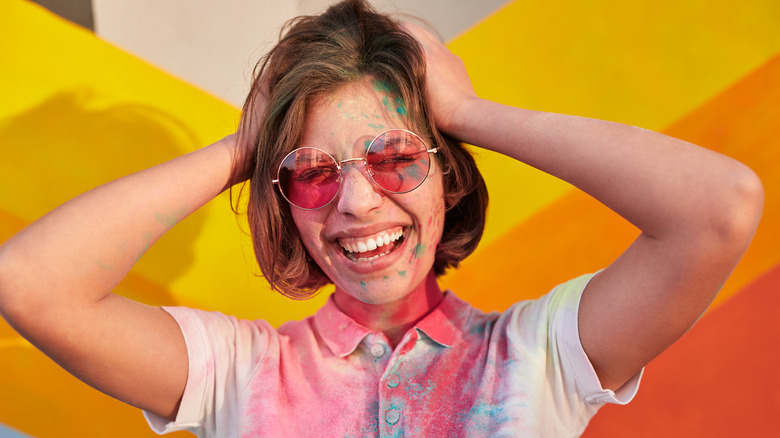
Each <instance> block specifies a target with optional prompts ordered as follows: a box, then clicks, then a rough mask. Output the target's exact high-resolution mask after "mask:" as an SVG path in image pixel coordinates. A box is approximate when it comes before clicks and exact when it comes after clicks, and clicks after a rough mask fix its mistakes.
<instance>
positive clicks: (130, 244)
mask: <svg viewBox="0 0 780 438" xmlns="http://www.w3.org/2000/svg"><path fill="white" fill-rule="evenodd" d="M233 137H234V136H229V137H226V138H225V139H223V140H221V141H219V142H217V143H215V144H212V145H211V146H208V147H205V148H203V149H200V150H198V151H196V152H193V153H190V154H188V155H184V156H182V157H179V158H177V159H174V160H172V161H169V162H166V163H163V164H160V165H158V166H156V167H153V168H150V169H147V170H144V171H141V172H138V173H136V174H133V175H129V176H126V177H124V178H121V179H119V180H116V181H113V182H110V183H108V184H105V185H103V186H100V187H98V188H96V189H93V190H91V191H89V192H87V193H84V194H82V195H80V196H78V197H76V198H74V199H73V200H71V201H69V202H67V203H66V204H64V205H62V206H60V207H58V208H57V209H55V210H53V211H52V212H50V213H48V214H47V215H45V216H43V217H42V218H40V219H39V220H38V221H36V222H34V223H33V224H31V225H30V226H28V227H27V228H25V229H24V230H22V231H21V232H19V233H18V234H17V235H15V236H13V237H12V238H11V239H9V240H8V241H7V242H5V243H4V244H3V245H2V246H0V314H2V316H3V317H4V318H5V319H6V320H7V321H8V322H9V323H10V324H11V325H12V326H13V327H14V328H15V329H16V330H17V331H18V332H19V333H20V334H21V335H23V336H24V337H25V338H27V339H28V340H29V341H30V342H31V343H32V344H34V345H35V346H36V347H38V348H40V349H41V350H42V351H43V352H44V353H46V354H47V355H48V356H49V357H51V358H52V359H54V360H55V361H56V362H57V363H58V364H60V365H61V366H62V367H64V368H65V369H67V370H68V371H69V372H71V373H72V374H74V375H75V376H76V377H78V378H80V379H81V380H83V381H84V382H86V383H88V384H89V385H91V386H93V387H95V388H97V389H99V390H101V391H103V392H105V393H107V394H109V395H111V396H113V397H116V398H118V399H120V400H123V401H125V402H128V403H130V404H133V405H135V406H138V407H141V408H144V409H147V410H149V411H151V412H155V413H157V414H159V415H162V416H164V417H169V418H170V417H173V416H174V415H175V413H176V410H177V406H178V403H179V400H180V398H181V395H182V393H183V391H184V386H185V384H186V380H187V366H188V361H187V351H186V348H185V344H184V339H183V337H182V335H181V332H180V330H179V328H178V326H177V324H176V322H175V321H174V320H173V318H172V317H171V316H170V315H168V314H167V313H166V312H165V311H163V310H162V309H160V308H157V307H150V306H146V305H144V304H141V303H137V302H134V301H131V300H129V299H126V298H123V297H121V296H118V295H114V294H112V293H111V290H112V289H113V288H114V287H115V286H116V285H117V283H119V282H120V281H121V280H122V278H123V277H124V276H125V275H126V274H127V273H128V271H129V270H130V268H131V267H132V266H133V265H134V264H135V262H136V261H137V260H138V259H139V257H140V256H141V255H142V254H143V253H144V251H145V250H146V249H147V248H148V247H149V246H150V245H151V244H152V243H154V242H155V241H156V240H157V239H158V238H159V237H160V236H161V235H162V234H164V233H165V232H166V231H168V229H170V227H171V226H173V224H174V223H176V222H178V221H180V220H181V219H183V218H184V217H186V216H187V215H189V214H190V213H192V212H193V211H195V210H196V209H198V208H199V207H201V206H202V205H204V204H205V203H206V202H208V201H209V200H211V199H212V198H214V197H215V196H216V195H218V194H219V193H220V192H222V191H223V190H224V189H225V187H226V186H227V184H228V180H229V178H230V174H231V163H232V159H233V156H234V147H235V140H234V138H233Z"/></svg>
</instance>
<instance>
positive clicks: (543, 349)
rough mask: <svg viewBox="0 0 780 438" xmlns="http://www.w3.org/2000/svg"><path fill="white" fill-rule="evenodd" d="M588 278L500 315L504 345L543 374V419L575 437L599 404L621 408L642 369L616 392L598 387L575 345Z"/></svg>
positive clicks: (628, 399)
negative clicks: (545, 406) (545, 412)
mask: <svg viewBox="0 0 780 438" xmlns="http://www.w3.org/2000/svg"><path fill="white" fill-rule="evenodd" d="M593 276H594V274H587V275H583V276H580V277H577V278H575V279H572V280H570V281H568V282H566V283H563V284H561V285H558V286H556V287H555V288H553V290H552V291H550V292H549V293H548V294H546V295H544V296H542V297H540V298H538V299H536V300H529V301H521V302H519V303H517V304H515V305H513V306H512V307H511V308H510V309H509V310H508V311H507V312H506V313H505V316H506V317H507V318H508V321H507V327H506V329H507V337H508V339H509V343H510V344H511V345H512V347H513V348H514V351H516V352H517V353H516V354H518V355H522V357H523V359H524V360H530V361H532V362H534V363H535V364H536V366H537V368H538V369H539V370H540V371H539V372H540V373H541V374H542V375H543V377H542V378H540V379H539V380H540V382H541V383H540V384H541V385H546V387H545V388H544V389H543V390H541V391H540V392H541V393H543V394H545V397H546V403H548V404H549V405H550V406H551V407H554V408H553V409H551V410H550V411H548V412H550V415H551V417H552V418H550V419H549V421H551V422H554V423H556V424H560V425H567V426H564V428H565V429H566V430H569V431H571V432H572V433H573V434H574V435H575V436H576V435H578V434H579V433H581V432H582V430H583V429H584V428H585V426H586V425H587V422H588V421H589V420H590V418H592V417H593V415H595V414H596V411H597V410H598V408H599V407H601V406H603V405H604V404H605V403H614V404H626V403H628V402H629V401H631V399H632V398H633V397H634V395H635V394H636V391H637V390H638V388H639V381H640V378H641V376H642V371H640V372H639V373H637V374H636V375H635V376H634V377H632V378H631V379H630V380H629V381H628V382H627V383H626V384H625V385H623V387H621V388H620V390H618V391H617V392H613V391H611V390H609V389H604V388H602V387H601V383H600V382H599V379H598V376H597V375H596V371H595V370H594V368H593V366H592V364H591V363H590V360H589V359H588V356H587V355H586V354H585V350H584V348H583V347H582V343H581V342H580V334H579V326H578V312H579V304H580V298H581V297H582V292H583V291H584V290H585V287H586V286H587V285H588V283H589V282H590V280H591V279H592V278H593Z"/></svg>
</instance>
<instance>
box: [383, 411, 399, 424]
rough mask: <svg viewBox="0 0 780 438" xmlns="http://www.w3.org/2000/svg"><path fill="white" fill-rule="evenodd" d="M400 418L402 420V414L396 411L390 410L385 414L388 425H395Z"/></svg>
mask: <svg viewBox="0 0 780 438" xmlns="http://www.w3.org/2000/svg"><path fill="white" fill-rule="evenodd" d="M399 418H401V414H400V413H399V412H398V411H396V410H395V409H390V410H388V411H387V412H386V413H385V421H387V424H395V423H397V422H398V419H399Z"/></svg>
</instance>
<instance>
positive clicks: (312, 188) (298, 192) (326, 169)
mask: <svg viewBox="0 0 780 438" xmlns="http://www.w3.org/2000/svg"><path fill="white" fill-rule="evenodd" d="M279 188H280V189H281V192H282V195H284V197H285V198H287V200H288V201H290V203H291V204H293V205H295V206H296V207H300V208H304V209H309V210H311V209H315V208H320V207H324V206H325V205H328V203H329V202H330V201H332V200H333V198H334V197H336V193H337V192H338V190H339V169H338V167H337V166H336V161H335V160H334V159H333V157H331V156H330V155H328V154H327V153H325V152H324V151H321V150H319V149H316V148H300V149H296V150H294V151H292V152H291V153H290V154H289V155H287V157H285V159H284V161H282V165H281V166H280V167H279Z"/></svg>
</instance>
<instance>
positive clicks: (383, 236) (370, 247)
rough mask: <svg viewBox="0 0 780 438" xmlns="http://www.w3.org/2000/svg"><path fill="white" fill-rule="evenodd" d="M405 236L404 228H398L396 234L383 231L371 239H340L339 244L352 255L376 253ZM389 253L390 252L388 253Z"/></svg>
mask: <svg viewBox="0 0 780 438" xmlns="http://www.w3.org/2000/svg"><path fill="white" fill-rule="evenodd" d="M403 235H404V232H403V228H400V227H399V228H398V229H397V230H396V231H395V232H392V233H390V232H387V231H383V232H381V233H378V234H376V235H374V236H371V237H362V238H359V239H357V238H350V239H340V240H339V244H340V245H341V247H342V248H344V249H345V250H347V252H351V253H363V252H367V251H374V250H375V249H377V248H379V247H382V246H385V245H389V244H390V242H395V241H396V240H398V239H400V238H401V237H402V236H403ZM388 252H389V251H388ZM385 254H387V252H386V253H383V254H379V255H377V256H373V257H371V258H370V259H373V258H375V257H379V256H382V255H385ZM359 260H360V261H363V260H368V261H370V260H369V259H359Z"/></svg>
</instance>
